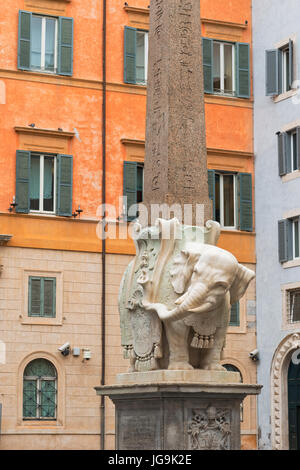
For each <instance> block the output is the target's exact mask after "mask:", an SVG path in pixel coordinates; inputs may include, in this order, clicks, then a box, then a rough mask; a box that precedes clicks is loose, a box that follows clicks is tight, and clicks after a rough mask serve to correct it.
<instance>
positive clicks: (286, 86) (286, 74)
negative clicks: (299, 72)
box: [279, 44, 291, 94]
mask: <svg viewBox="0 0 300 470" xmlns="http://www.w3.org/2000/svg"><path fill="white" fill-rule="evenodd" d="M279 51H280V52H281V54H282V61H281V71H280V70H279V73H281V80H282V82H281V83H282V90H281V92H280V94H283V93H287V92H288V91H290V90H291V88H290V79H291V77H290V60H291V57H290V48H289V44H286V45H285V46H283V47H280V48H279ZM287 55H288V56H289V62H287ZM279 91H280V90H279Z"/></svg>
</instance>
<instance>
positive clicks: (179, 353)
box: [165, 321, 193, 370]
mask: <svg viewBox="0 0 300 470" xmlns="http://www.w3.org/2000/svg"><path fill="white" fill-rule="evenodd" d="M165 329H166V336H167V340H168V343H169V351H170V358H169V367H168V369H171V370H182V369H184V370H190V369H193V366H191V364H189V348H188V336H189V330H190V327H189V326H187V325H185V324H184V323H183V322H182V321H175V322H168V323H166V324H165Z"/></svg>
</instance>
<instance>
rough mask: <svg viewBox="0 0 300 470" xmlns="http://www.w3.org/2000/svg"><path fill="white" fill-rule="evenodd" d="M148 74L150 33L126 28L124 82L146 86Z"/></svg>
mask: <svg viewBox="0 0 300 470" xmlns="http://www.w3.org/2000/svg"><path fill="white" fill-rule="evenodd" d="M147 74H148V32H147V31H143V30H139V29H136V28H129V27H127V26H126V27H125V31H124V82H125V83H133V84H138V85H146V83H147Z"/></svg>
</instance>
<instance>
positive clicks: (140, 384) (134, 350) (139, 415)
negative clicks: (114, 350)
mask: <svg viewBox="0 0 300 470" xmlns="http://www.w3.org/2000/svg"><path fill="white" fill-rule="evenodd" d="M149 46H150V47H149V73H148V103H147V131H146V159H145V178H144V187H145V191H144V195H145V197H144V203H145V205H146V206H147V207H148V210H149V211H150V215H151V209H152V205H155V204H156V205H162V204H164V203H165V204H166V205H169V206H172V205H174V204H176V203H177V204H179V205H180V206H181V207H183V206H184V205H185V204H191V205H192V207H193V217H192V221H191V225H193V226H192V227H191V226H190V225H189V224H187V225H185V222H184V223H182V222H181V223H180V222H179V221H178V220H177V219H176V218H175V217H174V218H172V219H171V220H167V218H165V219H164V218H160V219H159V220H157V221H153V220H151V218H150V220H148V223H146V227H142V224H140V223H137V224H136V233H137V237H136V240H135V243H136V248H137V249H136V257H135V258H134V259H133V260H132V262H131V263H130V264H129V266H128V267H127V269H126V271H125V273H124V276H123V279H122V282H121V286H120V295H119V313H120V326H121V343H122V347H123V351H124V358H125V359H128V360H129V361H130V368H129V371H128V372H127V373H123V374H118V375H117V376H116V383H115V384H113V385H106V386H101V387H96V390H97V394H98V395H102V396H103V395H105V396H109V397H110V399H111V400H112V401H113V403H114V405H115V412H116V421H115V425H116V449H118V450H130V451H133V450H147V449H150V450H180V449H182V450H204V449H215V450H229V449H231V450H233V449H239V448H240V404H241V402H242V400H243V399H244V398H245V396H247V395H257V394H258V393H259V391H260V387H259V386H257V385H247V384H241V383H240V376H239V374H238V373H236V372H227V371H226V370H224V369H223V368H222V366H221V364H220V359H221V357H220V353H221V351H222V348H223V346H224V343H225V336H226V328H227V325H228V322H229V307H230V305H231V304H232V303H233V302H235V301H236V300H235V297H236V298H237V299H239V298H240V297H241V296H242V295H243V294H244V292H245V290H246V288H247V286H248V283H249V282H250V280H251V279H252V278H253V276H254V273H252V274H251V272H250V271H249V270H247V268H245V267H243V266H241V265H239V264H238V261H237V260H235V259H234V257H233V256H232V255H231V254H230V253H228V252H225V250H221V249H219V248H217V247H216V246H215V244H216V239H215V238H216V237H214V229H216V226H217V229H216V231H217V232H218V234H219V231H220V227H219V224H217V223H216V222H210V223H209V224H207V226H206V230H205V231H202V228H201V229H200V230H199V232H201V234H202V239H200V240H198V239H197V237H194V234H195V233H196V232H198V229H199V227H195V226H197V222H198V220H196V219H197V218H196V212H197V211H196V204H200V205H202V206H203V209H204V220H203V222H207V220H209V219H210V218H211V201H210V200H209V195H208V181H207V179H208V178H207V162H206V143H205V120H204V93H203V71H202V59H201V58H202V47H201V24H200V0H151V5H150V36H149ZM170 218H171V216H170ZM151 223H152V224H151ZM198 223H199V222H198ZM163 226H168V227H172V230H170V232H169V233H170V236H169V238H167V237H165V238H164V237H163V230H162V227H163ZM178 232H180V233H181V234H182V237H177V236H176V235H177V233H178ZM149 235H150V236H149ZM152 235H154V236H153V237H152ZM210 237H212V238H210ZM217 238H218V237H217ZM206 254H207V256H206ZM224 256H225V258H224ZM223 259H225V262H223ZM198 262H199V263H200V264H198ZM252 275H253V276H252ZM199 278H201V281H199ZM218 281H220V282H218ZM179 296H180V297H179ZM189 302H190V304H189ZM213 305H215V306H216V307H215V311H214V313H215V317H214V316H213V314H212V308H213ZM205 309H207V311H206V310H205ZM205 315H206V316H205ZM190 328H191V330H190ZM191 331H194V337H193V335H190V333H191ZM191 340H192V342H191ZM192 349H193V350H194V353H195V355H196V357H197V359H199V361H198V362H197V361H194V360H193V357H192V356H193V354H192ZM205 357H206V360H204V362H203V358H205ZM201 360H202V363H201Z"/></svg>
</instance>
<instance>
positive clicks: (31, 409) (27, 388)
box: [23, 380, 37, 418]
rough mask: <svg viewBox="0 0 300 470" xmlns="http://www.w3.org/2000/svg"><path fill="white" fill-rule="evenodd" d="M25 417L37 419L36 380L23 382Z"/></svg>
mask: <svg viewBox="0 0 300 470" xmlns="http://www.w3.org/2000/svg"><path fill="white" fill-rule="evenodd" d="M23 417H24V418H37V382H36V380H24V382H23Z"/></svg>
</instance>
